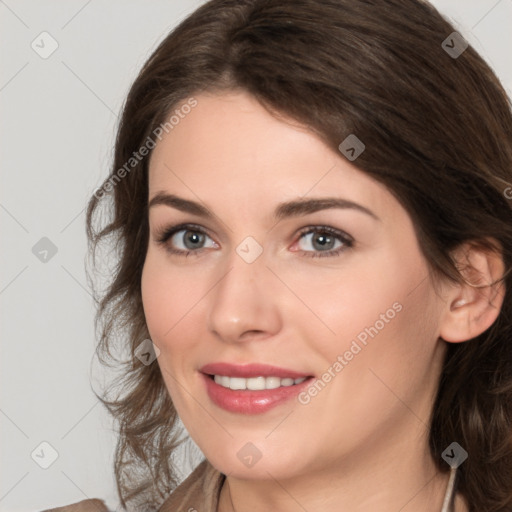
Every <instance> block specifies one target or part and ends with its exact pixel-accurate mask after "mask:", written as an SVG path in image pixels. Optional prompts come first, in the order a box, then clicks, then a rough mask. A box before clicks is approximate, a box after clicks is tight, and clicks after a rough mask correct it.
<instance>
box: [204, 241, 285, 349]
mask: <svg viewBox="0 0 512 512" xmlns="http://www.w3.org/2000/svg"><path fill="white" fill-rule="evenodd" d="M256 244H257V242H256V241H255V240H254V239H253V240H251V239H250V237H248V239H244V240H243V241H242V242H241V243H240V244H239V245H238V246H237V247H236V248H235V249H234V250H233V252H232V253H231V256H230V258H229V261H228V264H227V267H228V268H227V270H226V272H225V273H224V275H223V277H222V278H221V279H220V281H219V282H218V283H217V285H216V286H215V288H214V290H212V291H213V293H212V296H211V300H210V303H209V304H210V305H209V315H208V320H209V329H210V331H212V332H214V333H215V334H216V335H217V336H219V337H220V338H222V339H224V340H226V341H238V340H239V339H240V338H242V336H243V335H244V334H245V333H249V332H250V333H251V334H255V333H257V334H259V335H261V333H266V334H271V333H275V332H276V331H277V330H278V329H279V328H280V316H279V311H278V306H277V303H276V301H275V290H274V289H273V286H274V285H272V279H271V277H272V273H271V272H270V271H269V270H268V268H267V267H266V263H267V261H266V258H265V255H264V253H263V248H262V247H261V246H260V245H259V244H258V246H259V247H258V246H257V245H256ZM251 337H252V336H251ZM244 338H245V337H244Z"/></svg>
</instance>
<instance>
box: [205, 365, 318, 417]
mask: <svg viewBox="0 0 512 512" xmlns="http://www.w3.org/2000/svg"><path fill="white" fill-rule="evenodd" d="M201 376H202V378H203V380H204V382H205V384H206V391H207V393H208V396H209V397H210V399H211V400H212V402H213V403H215V404H216V405H218V406H219V407H222V408H223V409H225V410H226V411H230V412H236V413H239V414H261V413H264V412H267V411H268V410H270V409H272V408H273V407H276V406H277V405H279V404H281V403H283V402H285V401H287V400H290V399H291V398H293V397H294V396H296V395H297V394H299V393H300V392H301V391H302V390H303V389H304V388H305V387H306V386H308V385H309V384H310V383H311V381H312V380H313V377H308V378H307V379H306V380H304V381H303V382H301V383H300V384H295V385H293V386H281V387H279V388H275V389H262V390H259V391H253V390H248V389H241V390H233V389H228V388H225V387H224V386H221V385H220V384H217V383H216V382H215V381H214V380H213V379H212V378H210V377H209V376H208V375H206V374H204V373H201Z"/></svg>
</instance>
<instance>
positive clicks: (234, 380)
mask: <svg viewBox="0 0 512 512" xmlns="http://www.w3.org/2000/svg"><path fill="white" fill-rule="evenodd" d="M205 375H206V376H207V377H209V378H210V379H211V380H213V381H214V382H215V383H216V384H219V385H220V386H222V387H224V388H226V389H231V390H233V391H240V390H248V391H264V390H267V389H277V388H281V387H289V386H295V385H297V384H300V383H301V382H304V381H305V380H306V379H310V378H312V376H309V377H300V378H297V379H292V378H290V377H287V378H280V377H274V376H268V377H264V376H258V377H249V378H244V377H229V376H227V375H210V374H205Z"/></svg>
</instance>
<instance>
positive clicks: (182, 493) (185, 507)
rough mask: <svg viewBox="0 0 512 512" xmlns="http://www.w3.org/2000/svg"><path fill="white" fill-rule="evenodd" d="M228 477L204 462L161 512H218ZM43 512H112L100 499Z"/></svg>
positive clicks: (164, 503) (167, 501)
mask: <svg viewBox="0 0 512 512" xmlns="http://www.w3.org/2000/svg"><path fill="white" fill-rule="evenodd" d="M225 478H226V476H225V475H224V474H222V473H221V472H220V471H218V470H217V469H215V468H214V467H213V466H212V465H211V464H210V462H209V461H208V460H207V459H205V460H203V461H202V462H201V463H200V464H199V465H198V466H197V467H196V468H195V469H194V471H192V473H191V474H190V475H189V476H188V477H187V478H186V479H185V480H184V481H183V482H182V483H181V484H180V485H178V487H176V489H175V490H174V491H173V492H172V493H171V494H170V496H169V497H168V498H167V499H166V500H165V501H164V502H163V503H162V505H161V506H160V508H159V509H158V512H191V511H193V510H195V511H196V512H217V507H218V503H219V494H220V490H221V488H222V484H223V483H224V479H225ZM42 512H110V511H109V509H108V508H107V506H106V505H105V502H104V501H103V500H99V499H89V500H83V501H80V502H77V503H73V504H71V505H66V506H64V507H59V508H52V509H48V510H43V511H42Z"/></svg>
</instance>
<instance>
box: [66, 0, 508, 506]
mask: <svg viewBox="0 0 512 512" xmlns="http://www.w3.org/2000/svg"><path fill="white" fill-rule="evenodd" d="M511 135H512V115H511V109H510V102H509V100H508V98H507V96H506V93H505V92H504V90H503V87H502V86H501V85H500V83H499V81H498V79H497V78H496V76H495V75H494V73H493V72H492V71H491V70H490V68H489V66H488V65H487V64H486V63H485V62H484V61H483V60H482V59H481V57H479V56H478V54H477V53H476V52H475V50H474V49H473V48H472V47H471V46H468V45H467V43H466V42H465V41H464V39H463V38H462V36H460V35H459V34H457V33H456V32H455V31H454V28H453V27H452V26H451V25H450V24H449V23H448V22H447V21H446V20H445V19H443V18H442V16H441V15H440V14H439V13H438V12H437V11H436V10H435V9H434V8H433V7H432V6H431V5H430V4H428V3H426V2H424V1H419V0H387V1H385V2H384V1H379V0H371V1H364V2H363V1H356V0H242V1H240V0H212V1H210V2H208V3H206V4H205V5H203V6H201V7H200V8H199V9H197V10H196V11H195V12H194V13H193V14H192V15H191V16H189V17H188V18H187V19H185V20H184V21H183V22H182V23H181V24H180V25H179V26H178V27H177V28H176V29H175V30H173V31H172V33H171V34H169V36H168V37H167V38H166V39H165V40H164V41H163V42H162V43H161V44H160V46H159V47H158V48H157V49H156V51H155V52H154V53H153V55H152V56H151V57H150V59H149V60H148V62H147V63H146V64H145V66H144V68H143V69H142V71H141V73H140V75H139V76H138V78H137V79H136V81H135V83H134V85H133V87H132V89H131V91H130V93H129V96H128V98H127V102H126V105H125V107H124V111H123V117H122V120H121V124H120V127H119V132H118V137H117V141H116V150H115V161H114V166H113V170H112V173H111V175H110V176H109V177H108V178H107V179H106V180H105V182H104V184H103V186H102V187H101V188H100V189H98V190H97V191H96V192H95V194H94V196H93V197H92V198H91V200H90V203H89V208H88V214H87V228H88V236H89V239H90V241H91V245H92V247H91V248H92V250H93V251H94V250H96V249H97V246H98V245H99V244H100V243H102V242H104V241H105V242H110V243H111V242H112V240H116V241H117V245H116V247H117V249H118V251H119V252H118V258H119V264H118V265H117V266H116V269H115V272H114V274H113V276H112V283H111V285H110V288H109V289H108V291H107V293H106V294H105V295H103V296H101V297H100V300H101V302H100V308H99V311H98V320H102V325H101V340H100V345H99V350H98V352H99V355H100V356H101V357H102V361H104V362H105V363H106V362H107V359H108V357H112V358H113V359H114V361H117V359H119V360H121V359H122V357H121V356H118V358H117V359H116V356H115V355H114V354H112V352H111V350H112V349H113V343H114V338H115V337H120V339H122V340H123V344H124V345H123V347H124V349H128V350H129V360H128V362H125V363H124V366H123V369H124V375H123V377H124V378H123V379H121V380H119V381H118V382H116V384H117V385H119V390H120V395H119V396H116V397H115V399H107V398H106V395H105V396H104V397H101V399H102V400H103V402H104V403H105V404H106V405H107V407H108V408H109V410H110V412H111V413H112V414H113V415H114V416H115V418H116V419H117V420H118V422H119V428H120V438H119V443H118V446H117V452H116V462H115V471H116V477H117V484H118V492H119V496H120V499H121V503H122V505H123V506H124V507H127V508H129V509H130V510H160V511H161V512H171V511H176V510H180V511H181V510H186V511H189V512H190V511H193V510H197V511H201V512H203V511H206V510H207V511H218V512H228V511H229V512H231V511H235V512H246V511H249V510H250V511H260V510H275V511H281V512H287V511H292V510H293V511H295V510H309V511H313V510H324V511H338V510H343V511H356V510H357V511H358V512H363V511H364V512H366V511H369V510H372V511H374V510H379V512H388V511H389V512H391V511H398V510H400V511H402V512H409V511H416V512H418V511H419V512H423V511H425V512H426V511H438V510H442V511H444V512H446V511H448V510H451V511H455V512H465V511H470V512H476V511H478V512H481V511H486V512H491V511H492V512H504V511H511V510H512V342H511V334H512V332H511V331H512V297H511V295H510V291H509V290H510V287H511V285H512V282H511V279H512V278H511V275H510V267H511V263H512V227H511V226H512V213H511V208H510V206H511V204H510V197H512V194H511V193H510V191H512V188H510V187H511V186H512V185H511V184H512V138H511ZM109 201H113V205H114V210H113V212H112V218H111V219H110V221H109V222H108V223H107V224H106V225H98V226H97V225H96V219H97V216H98V215H99V213H100V206H101V205H102V204H106V205H108V204H109ZM112 237H113V239H112ZM123 347H121V349H123ZM125 359H126V358H125ZM179 420H181V421H182V422H183V424H184V426H185V427H186V429H187V431H188V434H190V437H191V439H193V441H195V443H196V444H197V445H198V446H199V448H200V449H201V451H202V452H203V453H204V455H205V457H206V458H205V460H204V461H203V462H202V463H201V464H199V466H198V467H197V468H196V469H195V470H194V472H193V473H192V474H191V475H190V477H189V478H188V479H187V480H186V481H185V482H183V483H182V484H181V485H180V486H179V487H178V488H176V486H177V484H178V480H179V478H178V473H177V471H178V468H177V467H176V466H175V463H174V461H173V460H172V459H171V456H172V455H173V454H175V453H176V448H177V447H178V446H179V444H180V443H181V441H182V439H183V437H182V435H183V432H182V430H181V429H180V424H179ZM87 501H89V500H87ZM88 505H90V508H86V510H93V509H94V510H98V508H97V505H98V503H97V502H96V503H95V504H94V507H93V505H92V503H86V502H85V503H82V504H81V505H80V504H75V505H74V506H85V507H88ZM59 510H60V509H59ZM63 510H73V509H72V508H67V507H65V508H64V509H63Z"/></svg>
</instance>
